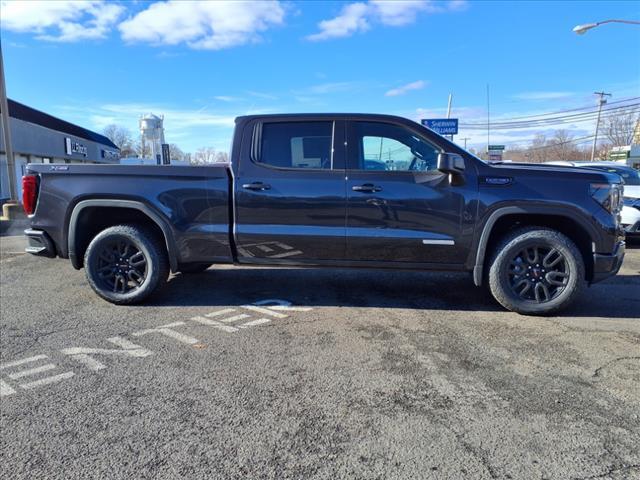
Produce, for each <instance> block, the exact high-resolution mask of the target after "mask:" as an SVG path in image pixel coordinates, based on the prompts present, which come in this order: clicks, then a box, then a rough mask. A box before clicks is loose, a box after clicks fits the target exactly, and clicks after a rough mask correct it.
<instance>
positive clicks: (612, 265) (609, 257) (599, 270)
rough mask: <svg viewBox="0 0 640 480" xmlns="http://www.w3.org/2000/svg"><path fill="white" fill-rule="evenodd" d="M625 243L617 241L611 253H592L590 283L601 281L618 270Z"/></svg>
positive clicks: (622, 258)
mask: <svg viewBox="0 0 640 480" xmlns="http://www.w3.org/2000/svg"><path fill="white" fill-rule="evenodd" d="M624 251H625V243H624V242H618V243H617V244H616V247H615V248H614V250H613V253H611V254H603V253H594V254H593V280H591V283H597V282H601V281H602V280H604V279H606V278H609V277H611V276H613V275H615V274H616V273H618V270H620V267H621V266H622V261H623V260H624Z"/></svg>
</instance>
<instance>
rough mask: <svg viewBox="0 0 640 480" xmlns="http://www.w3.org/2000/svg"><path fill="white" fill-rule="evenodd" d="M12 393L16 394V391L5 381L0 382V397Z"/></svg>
mask: <svg viewBox="0 0 640 480" xmlns="http://www.w3.org/2000/svg"><path fill="white" fill-rule="evenodd" d="M12 393H16V391H15V390H14V389H13V388H11V386H10V385H9V384H8V383H7V382H5V381H4V380H0V397H4V396H5V395H11V394H12Z"/></svg>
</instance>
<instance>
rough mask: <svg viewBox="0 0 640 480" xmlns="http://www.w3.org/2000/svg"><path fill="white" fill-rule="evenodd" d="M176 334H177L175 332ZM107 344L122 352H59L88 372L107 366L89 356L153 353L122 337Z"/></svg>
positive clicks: (68, 349)
mask: <svg viewBox="0 0 640 480" xmlns="http://www.w3.org/2000/svg"><path fill="white" fill-rule="evenodd" d="M176 333H177V332H176ZM107 342H110V343H113V344H114V345H117V346H118V347H120V348H121V349H122V350H117V349H113V348H85V347H73V348H64V349H62V350H60V352H62V353H63V354H64V355H71V357H72V358H74V359H75V360H78V361H79V362H81V363H84V365H85V366H86V367H87V368H89V369H90V370H95V371H97V370H103V369H105V368H107V366H106V365H105V364H104V363H102V362H100V361H98V360H96V359H95V358H93V357H92V356H91V355H96V354H99V355H127V356H129V357H136V358H142V357H148V356H149V355H152V354H153V352H152V351H151V350H148V349H146V348H144V347H141V346H140V345H136V344H135V343H133V342H131V341H129V340H127V339H126V338H122V337H111V338H107Z"/></svg>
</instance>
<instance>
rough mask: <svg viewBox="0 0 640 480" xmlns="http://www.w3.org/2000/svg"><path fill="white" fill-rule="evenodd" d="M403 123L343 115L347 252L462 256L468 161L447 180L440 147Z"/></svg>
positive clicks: (375, 256)
mask: <svg viewBox="0 0 640 480" xmlns="http://www.w3.org/2000/svg"><path fill="white" fill-rule="evenodd" d="M419 130H420V129H419V128H416V129H411V128H409V127H408V126H406V125H401V124H395V123H387V122H382V121H381V122H370V121H356V120H354V121H350V122H348V123H347V132H348V133H347V140H348V144H349V147H348V164H347V167H348V170H347V177H348V180H347V253H346V255H347V258H349V259H350V260H359V261H368V262H376V263H386V264H390V263H398V264H405V265H407V266H409V265H408V264H461V263H463V262H464V260H465V258H466V256H465V253H466V251H467V248H468V242H469V241H470V239H471V236H472V234H473V219H474V218H475V217H474V214H473V211H474V210H473V208H474V207H473V205H474V200H475V199H476V197H477V184H476V180H475V176H474V175H475V174H474V171H473V169H472V168H467V169H466V171H465V173H464V176H463V177H462V178H458V179H455V180H454V181H452V178H450V176H449V175H447V174H444V173H442V172H440V171H438V170H437V158H438V154H439V153H440V152H441V151H442V149H441V148H440V147H439V146H438V145H437V144H436V143H435V142H433V141H432V140H430V139H428V138H427V137H426V136H424V135H422V134H421V132H420V131H419Z"/></svg>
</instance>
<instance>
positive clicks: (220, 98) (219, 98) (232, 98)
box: [213, 95, 242, 102]
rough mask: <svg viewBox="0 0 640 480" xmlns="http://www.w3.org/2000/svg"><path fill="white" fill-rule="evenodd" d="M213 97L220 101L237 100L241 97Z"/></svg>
mask: <svg viewBox="0 0 640 480" xmlns="http://www.w3.org/2000/svg"><path fill="white" fill-rule="evenodd" d="M213 98H215V99H216V100H220V101H221V102H239V101H240V100H242V99H241V98H238V97H232V96H231V95H216V96H215V97H213Z"/></svg>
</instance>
